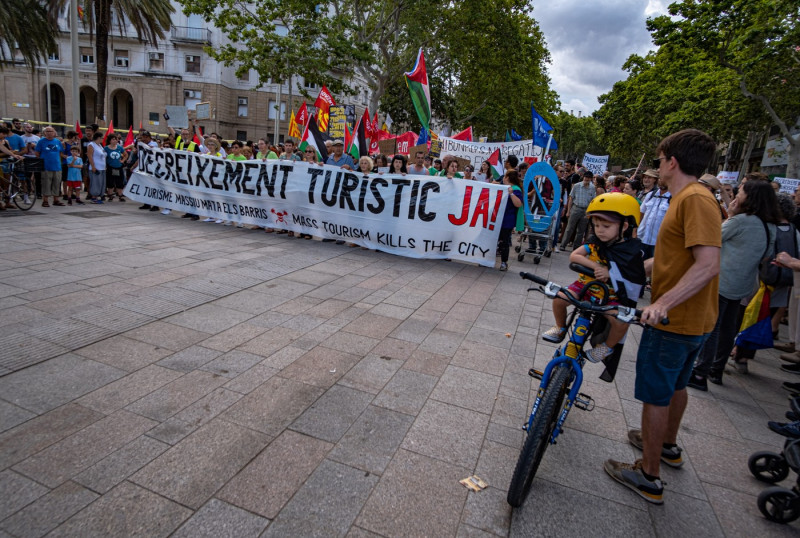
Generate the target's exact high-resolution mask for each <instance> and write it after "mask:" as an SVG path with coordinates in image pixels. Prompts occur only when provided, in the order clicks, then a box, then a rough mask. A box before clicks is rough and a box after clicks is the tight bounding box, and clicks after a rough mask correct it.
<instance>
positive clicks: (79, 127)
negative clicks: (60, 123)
mask: <svg viewBox="0 0 800 538" xmlns="http://www.w3.org/2000/svg"><path fill="white" fill-rule="evenodd" d="M75 132H76V133H78V138H83V132H82V131H81V124H80V122H79V121H78V120H75Z"/></svg>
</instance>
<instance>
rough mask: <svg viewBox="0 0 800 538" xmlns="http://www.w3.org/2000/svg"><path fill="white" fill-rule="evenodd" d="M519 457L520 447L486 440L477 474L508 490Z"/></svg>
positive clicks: (494, 486)
mask: <svg viewBox="0 0 800 538" xmlns="http://www.w3.org/2000/svg"><path fill="white" fill-rule="evenodd" d="M518 458H519V450H518V449H516V448H512V447H510V446H506V445H504V444H502V443H495V442H493V441H485V442H484V444H483V448H482V449H481V456H480V459H479V460H478V466H477V467H476V468H475V474H477V475H478V476H480V477H481V478H483V479H484V480H486V481H487V482H488V483H489V485H490V486H492V487H493V488H496V489H498V490H501V491H508V486H509V484H511V477H512V476H513V474H514V467H515V466H516V464H517V459H518ZM475 526H476V527H477V526H478V525H475Z"/></svg>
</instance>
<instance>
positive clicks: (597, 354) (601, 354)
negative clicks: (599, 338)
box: [586, 342, 614, 362]
mask: <svg viewBox="0 0 800 538" xmlns="http://www.w3.org/2000/svg"><path fill="white" fill-rule="evenodd" d="M612 353H614V348H611V347H608V346H607V345H606V343H605V342H603V343H602V344H597V345H596V346H594V347H593V348H592V349H591V350H590V351H589V353H587V354H586V358H587V359H589V361H590V362H600V361H602V360H603V359H605V358H606V357H608V356H609V355H611V354H612Z"/></svg>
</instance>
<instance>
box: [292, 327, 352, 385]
mask: <svg viewBox="0 0 800 538" xmlns="http://www.w3.org/2000/svg"><path fill="white" fill-rule="evenodd" d="M359 338H360V337H359ZM358 360H359V356H358V355H351V354H350V353H344V352H342V351H335V350H333V349H330V348H327V347H322V346H317V347H315V348H314V349H312V350H311V351H309V352H308V353H306V354H304V355H303V356H301V357H299V358H298V359H297V360H295V361H294V362H292V364H290V365H289V366H287V367H286V368H284V369H283V370H281V376H282V377H286V378H289V379H294V380H296V381H302V382H303V383H307V384H309V385H314V386H317V387H322V388H328V387H330V386H332V385H333V384H334V383H336V382H337V381H339V379H341V378H342V377H343V376H344V375H345V374H346V373H347V372H348V371H349V370H350V369H351V368H352V367H353V366H355V365H356V363H357V362H358Z"/></svg>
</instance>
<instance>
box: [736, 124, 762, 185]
mask: <svg viewBox="0 0 800 538" xmlns="http://www.w3.org/2000/svg"><path fill="white" fill-rule="evenodd" d="M759 134H760V133H759V132H758V131H747V143H746V144H745V149H744V155H742V164H741V166H740V167H739V179H738V180H737V183H741V182H742V178H743V177H744V176H745V174H747V172H748V171H749V169H750V155H751V154H752V153H753V147H754V146H755V145H756V140H758V138H759V136H758V135H759Z"/></svg>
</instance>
